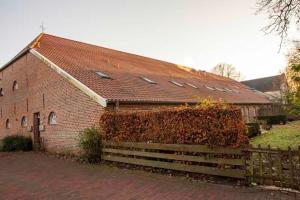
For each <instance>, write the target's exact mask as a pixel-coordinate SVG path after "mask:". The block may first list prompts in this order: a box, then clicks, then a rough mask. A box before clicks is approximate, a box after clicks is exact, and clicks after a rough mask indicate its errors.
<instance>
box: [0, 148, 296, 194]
mask: <svg viewBox="0 0 300 200" xmlns="http://www.w3.org/2000/svg"><path fill="white" fill-rule="evenodd" d="M0 199H5V200H8V199H30V200H31V199H99V200H101V199H105V200H106V199H120V200H126V199H131V200H134V199H155V200H156V199H171V200H176V199H180V200H184V199H211V200H212V199H223V200H225V199H230V200H231V199H251V200H253V199H300V195H299V194H295V193H286V192H279V191H271V190H263V189H260V188H246V187H238V186H229V185H220V184H209V183H202V182H198V181H197V182H192V181H189V180H186V179H182V178H180V177H168V176H165V175H159V174H153V173H148V172H142V171H134V170H123V169H119V168H115V167H109V166H106V165H88V164H80V163H77V162H72V161H71V160H61V159H57V158H54V157H48V156H46V155H44V154H41V153H33V152H30V153H0Z"/></svg>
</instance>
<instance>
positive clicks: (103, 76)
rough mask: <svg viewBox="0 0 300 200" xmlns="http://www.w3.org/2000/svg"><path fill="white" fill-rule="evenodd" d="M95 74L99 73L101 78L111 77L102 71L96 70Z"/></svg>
mask: <svg viewBox="0 0 300 200" xmlns="http://www.w3.org/2000/svg"><path fill="white" fill-rule="evenodd" d="M96 74H97V75H99V76H100V77H101V78H107V79H111V78H110V76H108V75H107V74H105V73H103V72H99V71H98V72H96Z"/></svg>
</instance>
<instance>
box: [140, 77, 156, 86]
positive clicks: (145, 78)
mask: <svg viewBox="0 0 300 200" xmlns="http://www.w3.org/2000/svg"><path fill="white" fill-rule="evenodd" d="M140 78H141V79H143V80H144V81H146V82H148V83H151V84H157V83H156V82H155V81H152V80H151V79H149V78H147V77H144V76H141V77H140Z"/></svg>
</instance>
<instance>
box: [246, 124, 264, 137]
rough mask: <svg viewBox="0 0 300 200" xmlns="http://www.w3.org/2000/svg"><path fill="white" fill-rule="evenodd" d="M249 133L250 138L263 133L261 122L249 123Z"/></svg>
mask: <svg viewBox="0 0 300 200" xmlns="http://www.w3.org/2000/svg"><path fill="white" fill-rule="evenodd" d="M246 126H247V135H248V137H249V138H252V137H255V136H257V135H259V134H261V131H260V126H259V123H247V124H246Z"/></svg>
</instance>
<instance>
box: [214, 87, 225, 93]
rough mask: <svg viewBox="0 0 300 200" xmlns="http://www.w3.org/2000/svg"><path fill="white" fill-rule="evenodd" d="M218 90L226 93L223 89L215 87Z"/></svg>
mask: <svg viewBox="0 0 300 200" xmlns="http://www.w3.org/2000/svg"><path fill="white" fill-rule="evenodd" d="M215 88H216V90H218V91H220V92H226V91H225V90H223V89H221V88H218V87H215Z"/></svg>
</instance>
